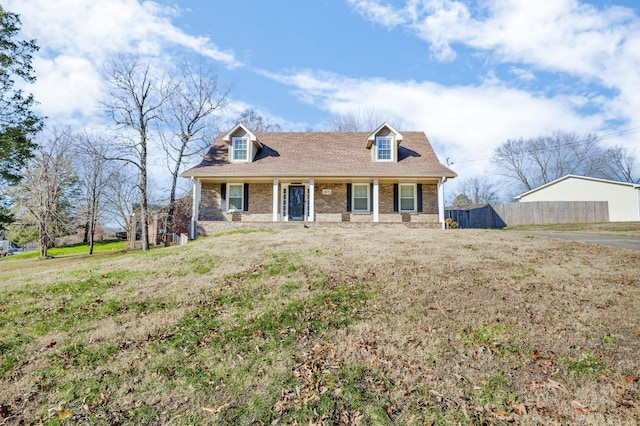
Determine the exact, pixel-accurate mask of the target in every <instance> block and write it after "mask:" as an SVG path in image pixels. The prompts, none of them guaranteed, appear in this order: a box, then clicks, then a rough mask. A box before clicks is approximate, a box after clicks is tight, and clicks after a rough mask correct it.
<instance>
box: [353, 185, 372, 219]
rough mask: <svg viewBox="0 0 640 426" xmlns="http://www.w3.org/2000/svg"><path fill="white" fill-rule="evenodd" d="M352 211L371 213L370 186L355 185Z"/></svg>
mask: <svg viewBox="0 0 640 426" xmlns="http://www.w3.org/2000/svg"><path fill="white" fill-rule="evenodd" d="M351 197H352V206H353V207H352V209H353V211H354V212H368V211H369V184H368V183H364V184H363V183H354V184H353V185H352V186H351Z"/></svg>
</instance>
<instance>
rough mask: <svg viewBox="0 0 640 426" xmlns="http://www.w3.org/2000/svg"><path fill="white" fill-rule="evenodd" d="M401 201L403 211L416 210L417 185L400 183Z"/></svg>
mask: <svg viewBox="0 0 640 426" xmlns="http://www.w3.org/2000/svg"><path fill="white" fill-rule="evenodd" d="M399 193H400V194H399V202H400V211H401V212H415V211H416V185H415V184H400V185H399Z"/></svg>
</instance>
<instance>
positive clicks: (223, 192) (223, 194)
mask: <svg viewBox="0 0 640 426" xmlns="http://www.w3.org/2000/svg"><path fill="white" fill-rule="evenodd" d="M220 210H221V211H225V210H227V184H226V183H221V184H220Z"/></svg>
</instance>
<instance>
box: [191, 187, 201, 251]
mask: <svg viewBox="0 0 640 426" xmlns="http://www.w3.org/2000/svg"><path fill="white" fill-rule="evenodd" d="M191 180H192V181H193V194H192V196H193V201H192V203H191V235H190V237H191V239H192V240H195V239H196V237H197V236H198V235H197V228H196V226H197V222H198V214H199V211H200V195H201V193H202V183H200V181H199V180H197V179H196V178H191Z"/></svg>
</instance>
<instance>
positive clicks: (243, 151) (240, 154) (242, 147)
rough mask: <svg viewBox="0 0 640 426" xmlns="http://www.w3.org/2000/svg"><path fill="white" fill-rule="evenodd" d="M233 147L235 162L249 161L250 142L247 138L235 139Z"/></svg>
mask: <svg viewBox="0 0 640 426" xmlns="http://www.w3.org/2000/svg"><path fill="white" fill-rule="evenodd" d="M232 145H233V161H247V160H248V158H249V157H248V155H249V151H248V145H249V140H248V139H247V138H233V140H232Z"/></svg>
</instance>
